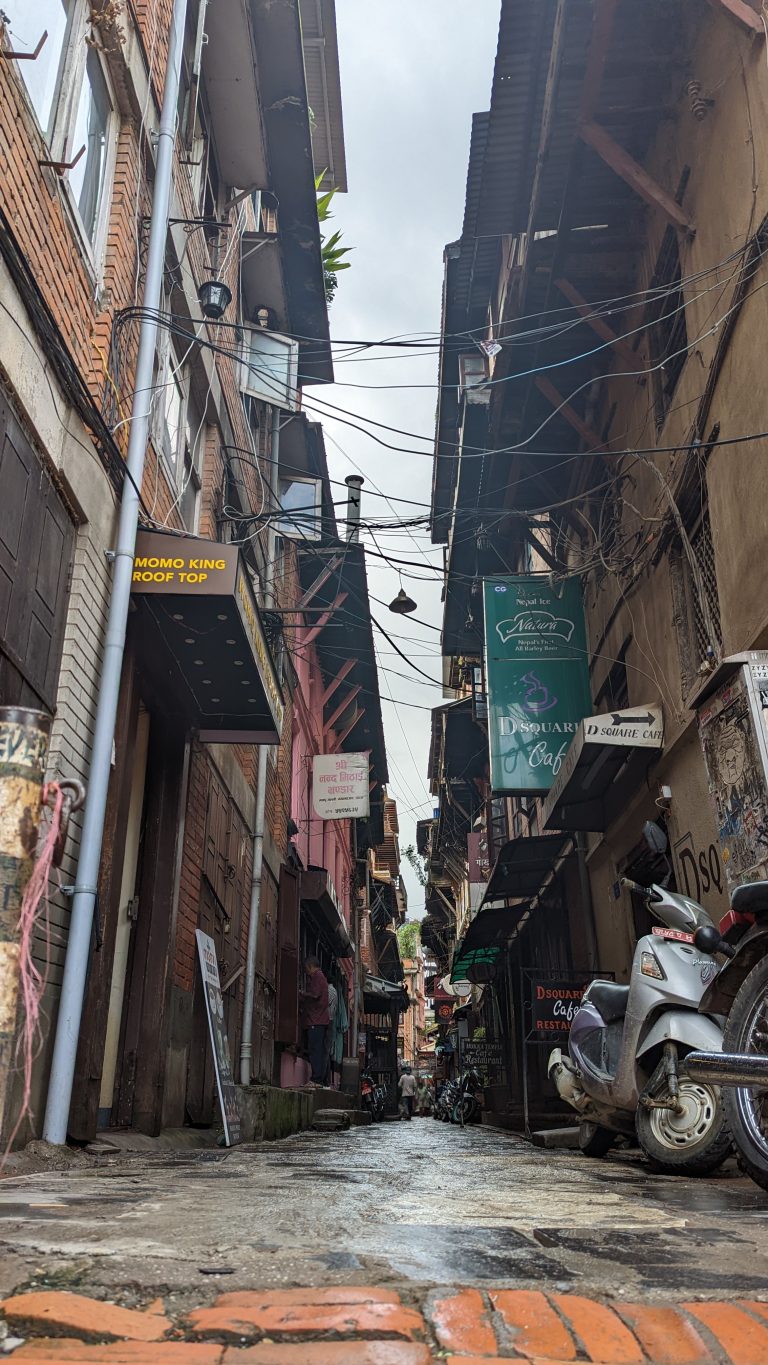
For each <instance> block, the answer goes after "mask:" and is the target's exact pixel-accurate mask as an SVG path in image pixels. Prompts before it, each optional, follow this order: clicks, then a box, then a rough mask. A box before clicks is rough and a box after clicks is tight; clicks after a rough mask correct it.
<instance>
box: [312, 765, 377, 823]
mask: <svg viewBox="0 0 768 1365" xmlns="http://www.w3.org/2000/svg"><path fill="white" fill-rule="evenodd" d="M369 766H370V765H369V763H368V755H367V754H315V756H314V758H313V759H312V805H313V806H314V808H315V815H319V816H320V819H321V820H359V819H364V818H365V817H366V816H367V815H369V814H370V809H371V807H370V792H369V783H370V774H369Z"/></svg>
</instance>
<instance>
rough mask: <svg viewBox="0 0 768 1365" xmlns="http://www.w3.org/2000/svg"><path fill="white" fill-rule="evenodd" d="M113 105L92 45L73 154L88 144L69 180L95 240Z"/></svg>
mask: <svg viewBox="0 0 768 1365" xmlns="http://www.w3.org/2000/svg"><path fill="white" fill-rule="evenodd" d="M111 112H112V105H111V102H110V98H109V91H108V90H107V83H106V81H105V79H104V73H103V71H102V69H101V63H100V61H99V58H98V56H97V55H96V53H95V52H94V50H93V48H89V51H88V57H87V60H86V64H85V78H84V80H83V88H82V91H81V93H80V100H79V103H78V108H77V118H76V119H75V128H74V133H73V135H72V141H71V143H70V144H69V145H70V149H71V150H70V157H75V156H77V153H78V152H79V150H80V148H81V147H82V146H83V144H85V152H84V153H83V155H82V156H81V158H80V160H79V161H78V163H77V165H76V166H74V167H73V168H72V171H71V172H70V177H69V182H70V185H71V187H72V190H73V192H74V195H75V199H76V200H77V207H78V209H79V210H80V217H81V219H82V221H83V227H84V228H85V231H86V233H87V235H88V237H89V239H90V241H93V239H94V237H95V235H96V227H97V224H98V221H99V208H100V205H101V196H102V193H103V190H104V178H105V174H106V166H107V131H108V129H109V118H110V114H111Z"/></svg>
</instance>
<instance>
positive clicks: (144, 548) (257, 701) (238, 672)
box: [132, 531, 284, 744]
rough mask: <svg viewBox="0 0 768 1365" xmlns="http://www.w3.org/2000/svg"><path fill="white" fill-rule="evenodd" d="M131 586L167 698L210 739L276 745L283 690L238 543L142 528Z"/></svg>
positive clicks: (142, 646) (151, 664)
mask: <svg viewBox="0 0 768 1365" xmlns="http://www.w3.org/2000/svg"><path fill="white" fill-rule="evenodd" d="M132 593H133V600H134V605H135V607H136V620H135V633H136V637H137V640H138V641H139V652H140V663H141V668H142V672H143V673H145V674H146V675H147V677H148V679H149V681H150V683H151V685H152V687H153V688H154V690H155V692H156V693H157V695H158V698H159V699H160V701H161V703H163V704H164V705H165V706H166V707H167V708H168V709H169V710H173V711H174V712H175V713H177V714H178V713H181V714H182V715H183V716H184V717H185V719H186V720H187V723H188V724H189V727H190V729H194V730H196V731H197V734H198V737H199V738H200V739H201V740H203V741H204V742H206V743H214V742H219V743H231V744H276V743H278V741H279V739H280V732H281V730H282V726H283V711H284V706H283V695H282V691H281V688H280V683H279V681H278V677H277V673H276V671H275V666H274V663H273V660H272V653H271V650H270V648H269V645H268V643H267V639H266V636H265V633H264V627H263V625H262V621H261V616H260V614H259V608H258V606H257V603H256V598H255V596H254V592H253V588H252V587H251V580H250V575H249V573H248V570H247V568H246V565H245V563H244V561H243V560H242V559H241V557H240V552H239V550H238V549H237V546H234V545H220V544H219V543H218V542H217V541H212V540H198V539H195V538H193V537H191V536H189V537H186V536H185V537H181V536H172V535H162V534H160V533H155V532H148V531H140V532H139V534H138V536H137V538H136V556H135V559H134V566H133V585H132Z"/></svg>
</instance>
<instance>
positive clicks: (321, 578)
mask: <svg viewBox="0 0 768 1365" xmlns="http://www.w3.org/2000/svg"><path fill="white" fill-rule="evenodd" d="M343 563H344V556H343V555H334V557H333V559H332V560H330V562H329V563H328V564H326V566H325V568H324V569H323V570H322V571H321V573H319V574H318V575H317V578H316V579H315V581H314V583H310V585H309V587H308V588H307V591H306V592H305V593H304V595H303V597H300V598H299V600H298V602H297V603H296V610H297V611H301V609H302V607H306V605H307V603H309V602H311V601H312V598H313V597H314V596H315V594H316V593H318V592H319V591H320V589H321V588H322V586H323V584H324V583H327V582H328V579H329V578H330V577H331V575H332V574H335V572H336V570H337V569H338V568H339V567H340V565H341V564H343Z"/></svg>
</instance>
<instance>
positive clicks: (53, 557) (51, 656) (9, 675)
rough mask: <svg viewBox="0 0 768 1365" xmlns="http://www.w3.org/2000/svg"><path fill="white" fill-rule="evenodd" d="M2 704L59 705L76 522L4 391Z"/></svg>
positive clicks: (0, 446) (0, 411)
mask: <svg viewBox="0 0 768 1365" xmlns="http://www.w3.org/2000/svg"><path fill="white" fill-rule="evenodd" d="M0 489H2V496H0V705H5V706H13V705H19V706H32V707H42V708H44V709H45V710H47V711H53V710H54V708H55V704H56V685H57V682H58V676H59V665H60V663H61V651H62V646H63V642H64V627H65V623H66V612H67V599H68V594H69V575H70V569H71V565H72V555H73V552H74V544H75V528H74V525H73V523H72V521H71V519H70V517H69V515H68V513H67V511H66V508H65V507H64V504H63V502H62V500H61V498H60V496H59V494H58V492H57V489H56V486H55V484H54V482H53V479H52V478H51V476H50V474H49V473H48V471H47V470H46V469H45V468H44V466H43V464H42V461H41V460H40V458H39V457H38V455H37V454H36V453H35V451H34V449H33V448H32V446H31V444H30V442H29V441H28V440H27V437H26V436H25V434H24V431H23V429H22V427H21V426H20V425H19V423H18V421H17V420H16V417H15V416H14V413H13V411H12V409H11V407H10V406H9V404H8V402H7V400H6V399H5V397H4V395H2V394H0Z"/></svg>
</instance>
